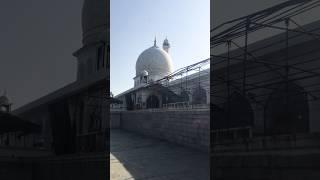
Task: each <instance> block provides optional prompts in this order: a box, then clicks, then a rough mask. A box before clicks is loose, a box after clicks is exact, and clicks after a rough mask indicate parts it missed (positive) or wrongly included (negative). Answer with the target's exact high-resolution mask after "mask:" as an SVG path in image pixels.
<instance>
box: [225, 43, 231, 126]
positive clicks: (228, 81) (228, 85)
mask: <svg viewBox="0 0 320 180" xmlns="http://www.w3.org/2000/svg"><path fill="white" fill-rule="evenodd" d="M227 47H228V58H227V121H226V125H227V127H228V122H229V109H230V108H229V106H230V47H231V42H230V41H228V42H227Z"/></svg>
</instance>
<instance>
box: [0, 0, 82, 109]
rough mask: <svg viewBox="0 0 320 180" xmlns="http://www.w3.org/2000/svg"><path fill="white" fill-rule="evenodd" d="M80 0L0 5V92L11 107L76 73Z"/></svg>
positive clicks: (36, 0)
mask: <svg viewBox="0 0 320 180" xmlns="http://www.w3.org/2000/svg"><path fill="white" fill-rule="evenodd" d="M82 2H83V0H67V1H66V0H54V1H53V0H28V1H21V0H10V1H1V6H0V22H1V30H0V39H1V40H0V95H1V94H2V93H3V91H4V90H5V89H6V90H7V95H8V96H9V98H10V99H11V101H12V103H13V108H17V107H20V106H21V105H24V104H26V103H29V102H31V101H33V100H36V99H38V98H40V97H42V96H44V95H47V94H48V93H51V92H53V91H54V90H56V89H59V88H61V87H63V86H65V85H67V84H69V83H71V82H73V81H74V80H75V78H76V70H77V69H76V68H77V64H76V63H77V60H76V58H75V57H73V56H72V53H73V52H75V51H76V50H77V49H79V48H81V46H82V43H81V33H82V31H81V8H82Z"/></svg>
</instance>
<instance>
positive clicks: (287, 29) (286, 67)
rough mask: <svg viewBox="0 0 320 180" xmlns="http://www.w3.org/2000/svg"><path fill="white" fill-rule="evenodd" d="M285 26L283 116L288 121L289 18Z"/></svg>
mask: <svg viewBox="0 0 320 180" xmlns="http://www.w3.org/2000/svg"><path fill="white" fill-rule="evenodd" d="M285 25H286V52H285V53H286V56H285V58H286V59H285V61H286V66H285V73H286V76H285V77H286V78H285V81H286V82H285V83H286V89H285V91H286V92H285V93H286V97H285V98H286V99H285V103H286V104H285V106H286V107H285V108H286V112H285V113H286V115H285V118H286V120H288V119H289V107H288V106H289V102H288V99H289V97H288V96H289V94H288V93H289V18H288V19H286V20H285Z"/></svg>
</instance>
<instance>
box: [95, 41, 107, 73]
mask: <svg viewBox="0 0 320 180" xmlns="http://www.w3.org/2000/svg"><path fill="white" fill-rule="evenodd" d="M104 66H105V61H104V46H100V47H99V48H98V59H97V70H99V69H100V68H102V67H104Z"/></svg>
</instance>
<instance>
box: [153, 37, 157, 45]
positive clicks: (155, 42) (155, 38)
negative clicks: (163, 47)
mask: <svg viewBox="0 0 320 180" xmlns="http://www.w3.org/2000/svg"><path fill="white" fill-rule="evenodd" d="M153 46H154V47H157V37H156V36H154V45H153Z"/></svg>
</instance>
